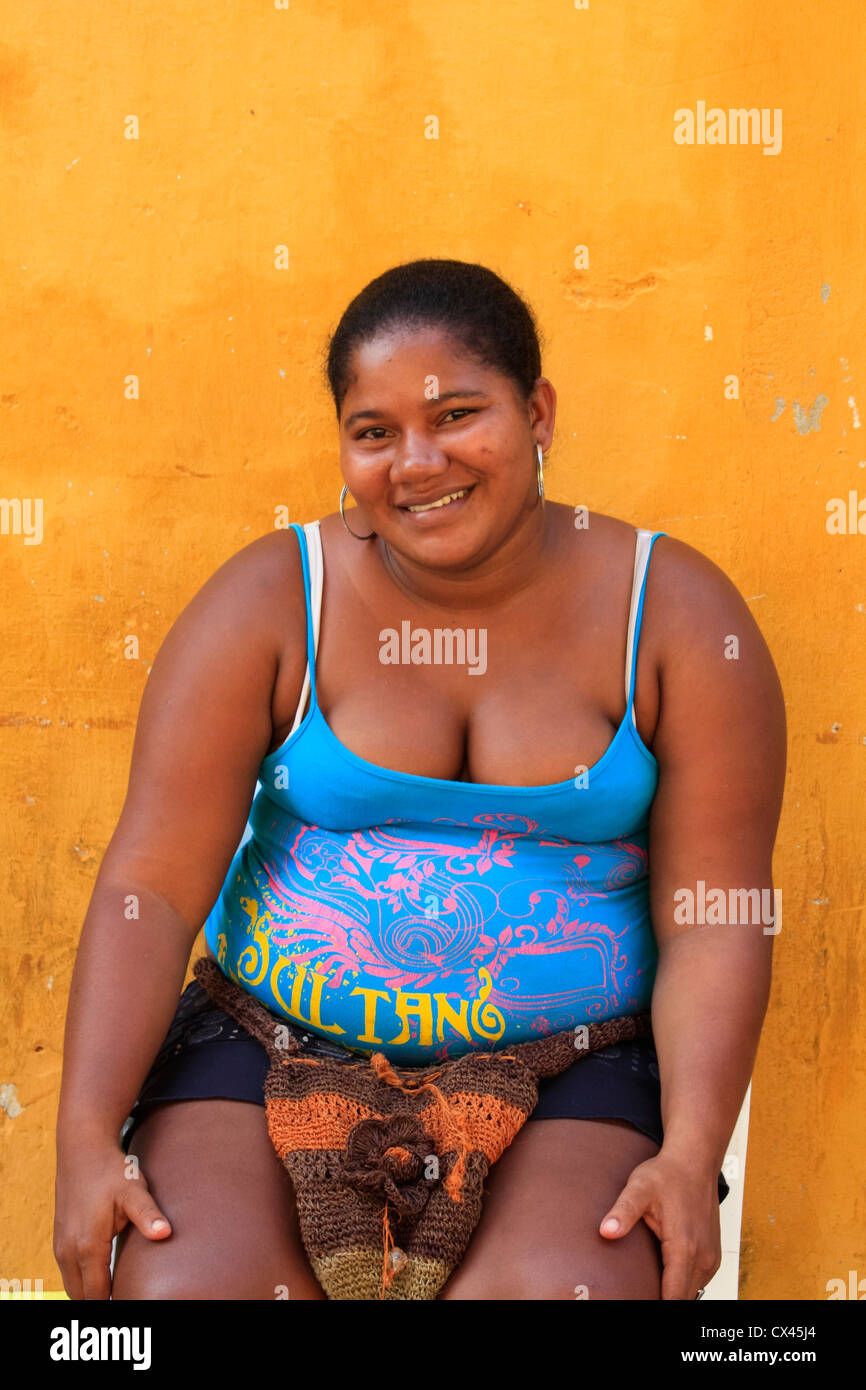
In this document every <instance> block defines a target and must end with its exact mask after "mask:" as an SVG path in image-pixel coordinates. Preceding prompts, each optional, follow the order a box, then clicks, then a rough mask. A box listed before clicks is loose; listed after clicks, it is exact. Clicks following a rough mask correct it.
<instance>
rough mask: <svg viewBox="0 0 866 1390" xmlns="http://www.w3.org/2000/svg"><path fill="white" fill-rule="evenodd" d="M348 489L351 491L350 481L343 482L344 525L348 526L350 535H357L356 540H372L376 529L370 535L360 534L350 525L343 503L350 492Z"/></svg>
mask: <svg viewBox="0 0 866 1390" xmlns="http://www.w3.org/2000/svg"><path fill="white" fill-rule="evenodd" d="M348 491H349V484H348V483H344V484H343V491H342V492H341V493H340V516H341V517H342V518H343V525H344V526H345V528H346V530H347V531H348V533H349V535H350V536H354V537H355V540H356V541H370V540H372V539H373V537H374V536H375V534H376V532H375V531H371V532H370V534H369V536H359V535H358V532H357V531H353V530H352V528H351V526H350V525H349V523H348V521H347V520H346V513H345V512H344V511H343V503H344V502H345V500H346V494H347V493H348Z"/></svg>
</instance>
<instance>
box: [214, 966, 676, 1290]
mask: <svg viewBox="0 0 866 1390" xmlns="http://www.w3.org/2000/svg"><path fill="white" fill-rule="evenodd" d="M193 973H194V975H195V977H196V979H197V980H199V982H200V983H201V985H202V986H203V987H204V988H205V989H206V990H207V992H208V994H209V995H210V997H211V998H212V999H213V1001H214V1003H215V1004H216V1005H217V1007H218V1008H220V1009H222V1010H223V1011H224V1012H225V1013H227V1014H229V1015H230V1016H231V1017H232V1018H234V1019H235V1020H236V1021H237V1022H238V1023H240V1025H241V1026H242V1027H243V1028H245V1029H246V1030H247V1031H248V1032H249V1033H251V1034H252V1036H253V1037H255V1038H256V1039H257V1040H258V1041H259V1042H260V1043H261V1044H262V1046H263V1047H264V1048H265V1049H266V1051H267V1053H268V1057H269V1058H270V1062H271V1066H270V1069H269V1071H268V1074H267V1077H266V1079H265V1109H266V1114H267V1121H268V1131H269V1133H270V1136H271V1140H272V1141H273V1144H274V1147H275V1149H276V1151H277V1154H278V1155H279V1157H280V1159H281V1161H282V1163H283V1164H284V1166H285V1168H286V1170H287V1172H288V1174H289V1176H290V1178H291V1180H292V1185H293V1187H294V1191H295V1197H296V1201H297V1209H298V1218H299V1223H300V1229H301V1237H302V1240H303V1242H304V1247H305V1249H306V1252H307V1255H308V1258H309V1260H310V1264H311V1266H312V1269H313V1271H314V1273H315V1275H316V1278H317V1279H318V1281H319V1283H320V1284H321V1286H322V1288H323V1289H324V1291H325V1293H326V1294H327V1295H328V1297H329V1298H335V1299H367V1300H369V1299H403V1300H413V1299H435V1298H436V1297H437V1295H438V1294H439V1291H440V1290H441V1289H442V1287H443V1286H444V1284H445V1282H446V1281H447V1279H448V1278H449V1276H450V1275H451V1273H452V1271H453V1270H454V1269H455V1268H456V1266H457V1264H458V1263H459V1261H460V1259H461V1258H462V1256H463V1254H464V1252H465V1250H466V1247H467V1245H468V1244H469V1239H470V1237H471V1235H472V1232H473V1230H474V1229H475V1226H476V1225H477V1223H478V1219H479V1217H480V1215H481V1203H482V1197H483V1190H484V1179H485V1178H486V1176H487V1173H488V1171H489V1169H490V1166H491V1165H492V1164H493V1163H495V1162H496V1160H497V1159H498V1158H499V1157H500V1155H501V1154H502V1153H503V1152H504V1150H505V1149H506V1148H507V1147H508V1145H509V1144H510V1143H511V1141H512V1140H513V1138H514V1136H515V1135H516V1134H517V1133H518V1131H519V1130H520V1128H521V1126H522V1125H523V1123H524V1121H525V1120H526V1118H527V1116H528V1115H529V1114H530V1113H531V1112H532V1110H533V1109H534V1107H535V1104H536V1101H537V1099H538V1080H539V1078H541V1077H546V1076H555V1075H556V1074H557V1073H559V1072H562V1071H565V1069H566V1068H567V1067H569V1066H571V1064H572V1063H573V1062H576V1061H579V1060H580V1058H581V1057H585V1056H586V1054H587V1053H588V1052H594V1051H597V1050H598V1049H600V1048H604V1047H610V1046H611V1045H612V1044H614V1043H618V1042H624V1041H627V1040H629V1039H631V1038H635V1037H645V1036H648V1035H649V1034H650V1033H651V1031H652V1030H651V1023H650V1014H649V1013H643V1014H635V1015H632V1016H622V1017H619V1018H611V1019H607V1020H606V1021H605V1022H604V1023H591V1024H589V1025H588V1027H587V1028H586V1030H582V1034H583V1035H582V1036H581V1035H580V1034H576V1033H575V1031H574V1030H571V1029H570V1030H568V1031H566V1032H561V1033H554V1034H552V1035H551V1036H550V1037H546V1038H539V1039H537V1040H534V1041H531V1042H525V1043H519V1044H517V1045H516V1046H512V1047H507V1048H503V1049H501V1050H498V1051H489V1052H469V1053H467V1054H465V1055H464V1056H462V1057H456V1058H454V1059H453V1060H452V1061H448V1062H445V1063H442V1064H441V1065H436V1066H430V1067H403V1066H401V1067H395V1066H392V1064H391V1063H390V1062H389V1061H388V1059H387V1057H385V1055H384V1054H383V1053H381V1052H376V1053H374V1054H373V1056H372V1057H371V1058H370V1059H369V1061H368V1060H366V1059H364V1058H359V1059H358V1060H357V1061H353V1060H349V1061H342V1060H332V1059H331V1058H328V1057H320V1056H319V1057H317V1056H303V1055H302V1051H301V1048H300V1045H299V1043H298V1041H297V1038H296V1037H295V1036H294V1030H293V1029H291V1028H287V1027H286V1020H283V1019H280V1018H278V1017H277V1015H276V1014H273V1013H272V1012H271V1011H270V1010H269V1009H267V1008H266V1007H265V1006H264V1004H262V1003H260V1002H259V1001H258V1000H257V999H254V998H253V996H252V995H250V994H248V993H247V992H246V991H245V990H244V989H242V988H241V987H240V986H239V985H237V984H235V983H234V981H232V980H230V979H229V978H228V977H227V976H226V975H224V974H223V972H222V971H221V970H220V969H219V967H218V966H217V965H215V964H214V962H213V961H211V960H209V959H208V958H207V957H204V958H202V959H201V960H199V961H198V962H197V964H196V966H195V969H194V972H193Z"/></svg>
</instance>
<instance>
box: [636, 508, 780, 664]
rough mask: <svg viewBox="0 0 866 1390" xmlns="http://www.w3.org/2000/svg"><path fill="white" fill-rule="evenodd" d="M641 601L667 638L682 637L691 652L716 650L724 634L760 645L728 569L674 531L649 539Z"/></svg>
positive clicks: (761, 641) (746, 602)
mask: <svg viewBox="0 0 866 1390" xmlns="http://www.w3.org/2000/svg"><path fill="white" fill-rule="evenodd" d="M646 603H647V607H649V606H650V605H652V606H653V607H654V608H655V610H656V612H657V613H663V614H664V628H665V629H666V630H667V632H668V633H669V634H670V636H671V638H672V639H674V640H675V641H676V642H678V643H679V644H680V645H682V644H683V643H684V642H688V643H689V644H690V645H691V647H692V650H693V651H694V652H695V653H698V652H700V651H701V649H703V648H705V647H711V648H712V649H713V650H716V649H717V644H718V643H719V641H722V640H725V639H726V638H727V637H728V636H731V637H737V636H739V637H741V638H744V637H748V638H749V639H751V641H752V642H753V643H759V644H760V645H761V646H762V647H763V648H764V649H765V650H766V643H765V640H764V638H763V636H762V634H761V632H760V629H759V627H758V624H757V621H756V619H755V617H754V615H753V613H752V610H751V608H750V606H749V603H750V601H749V599H747V598H746V597H744V595H743V594H742V593H741V592H740V590H739V589H738V587H737V585H736V584H735V583H734V581H733V579H732V578H731V577H730V575H728V574H727V573H726V572H725V570H724V569H723V568H722V567H721V565H719V564H717V563H716V562H715V561H714V560H711V559H710V557H709V556H708V555H705V554H704V553H703V552H702V551H700V550H697V549H696V548H695V547H694V546H692V545H689V544H687V542H686V541H681V540H678V539H677V538H676V537H675V536H671V535H668V534H664V535H659V536H657V537H656V539H655V541H654V543H653V548H652V555H651V559H650V565H649V569H648V573H647V597H646ZM768 655H769V653H768Z"/></svg>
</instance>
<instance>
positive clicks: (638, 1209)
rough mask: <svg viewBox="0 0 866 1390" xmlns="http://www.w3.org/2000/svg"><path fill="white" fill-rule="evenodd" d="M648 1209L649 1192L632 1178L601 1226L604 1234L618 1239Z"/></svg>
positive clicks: (626, 1232) (600, 1229)
mask: <svg viewBox="0 0 866 1390" xmlns="http://www.w3.org/2000/svg"><path fill="white" fill-rule="evenodd" d="M646 1209H647V1194H646V1192H645V1191H643V1192H642V1190H641V1185H640V1184H638V1183H637V1182H635V1181H633V1180H632V1179H631V1178H630V1179H629V1181H628V1182H627V1183H626V1185H625V1187H624V1188H623V1190H622V1192H621V1193H620V1194H619V1196H618V1197H617V1199H616V1201H615V1202H614V1204H613V1206H612V1207H611V1209H610V1211H609V1212H608V1213H607V1215H606V1216H605V1217H604V1219H603V1220H602V1222H601V1225H600V1226H599V1228H598V1229H599V1231H600V1232H601V1234H602V1235H603V1236H607V1237H608V1238H610V1239H613V1240H618V1239H619V1237H620V1236H624V1235H627V1234H628V1232H629V1231H630V1230H631V1228H632V1227H633V1226H634V1225H635V1224H636V1222H638V1221H639V1220H640V1218H641V1217H642V1216H643V1214H644V1212H645V1211H646Z"/></svg>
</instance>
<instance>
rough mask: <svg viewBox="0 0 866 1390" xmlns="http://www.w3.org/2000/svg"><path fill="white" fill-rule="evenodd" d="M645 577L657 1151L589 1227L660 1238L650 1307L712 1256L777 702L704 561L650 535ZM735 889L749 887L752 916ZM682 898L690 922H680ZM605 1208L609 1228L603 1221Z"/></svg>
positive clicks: (748, 1033)
mask: <svg viewBox="0 0 866 1390" xmlns="http://www.w3.org/2000/svg"><path fill="white" fill-rule="evenodd" d="M656 552H658V553H656ZM649 574H650V577H649V579H648V581H647V606H648V607H649V606H650V605H652V609H653V611H656V612H663V613H664V615H665V627H666V633H667V636H666V638H665V649H664V652H663V657H662V660H661V669H660V694H661V701H660V714H659V721H658V725H657V728H656V732H655V737H654V739H653V752H654V754H655V757H656V759H657V761H658V764H659V783H658V788H657V791H656V795H655V798H654V800H653V805H652V809H651V812H650V834H649V860H650V897H651V911H652V920H653V928H654V931H655V935H656V939H657V942H658V947H659V962H658V968H657V972H656V978H655V984H654V989H653V997H652V1025H653V1034H654V1039H655V1046H656V1052H657V1055H658V1064H659V1075H660V1080H661V1111H662V1124H663V1128H664V1142H663V1144H662V1146H661V1149H660V1151H659V1154H658V1155H657V1156H656V1157H655V1158H653V1159H651V1160H649V1161H647V1162H646V1163H644V1164H642V1165H639V1166H638V1167H637V1168H636V1169H635V1170H634V1172H633V1173H632V1175H631V1177H630V1179H629V1182H628V1184H627V1186H626V1188H624V1189H623V1192H622V1194H621V1195H620V1197H619V1199H618V1201H617V1202H616V1203H615V1204H614V1207H612V1208H611V1211H610V1213H609V1214H608V1216H607V1217H605V1219H604V1221H603V1222H602V1224H601V1227H600V1230H601V1234H602V1235H613V1236H618V1235H623V1234H625V1233H626V1232H627V1231H628V1230H629V1229H630V1228H631V1226H632V1225H633V1224H634V1221H636V1220H637V1219H639V1218H640V1217H641V1216H643V1219H644V1220H645V1221H646V1223H647V1225H649V1227H650V1229H651V1230H653V1231H654V1233H655V1234H656V1235H657V1236H658V1238H659V1240H660V1242H661V1253H662V1261H663V1267H664V1270H663V1276H662V1289H661V1293H662V1298H664V1299H685V1298H694V1297H695V1294H696V1291H697V1289H698V1287H700V1286H701V1285H703V1284H705V1283H706V1282H707V1281H708V1279H709V1278H710V1277H711V1276H712V1275H713V1274H714V1273H715V1271H716V1270H717V1269H718V1267H719V1263H720V1260H721V1249H720V1232H719V1208H718V1197H717V1192H716V1181H717V1174H718V1171H719V1167H720V1166H721V1164H722V1162H723V1159H724V1155H725V1150H726V1148H727V1144H728V1141H729V1139H730V1137H731V1134H732V1132H733V1129H734V1125H735V1124H736V1120H737V1115H738V1113H739V1110H740V1107H741V1105H742V1102H743V1098H744V1096H745V1093H746V1089H747V1087H748V1084H749V1079H750V1077H751V1074H752V1067H753V1065H754V1061H755V1055H756V1052H757V1048H758V1041H759V1038H760V1033H761V1028H762V1025H763V1020H764V1015H765V1012H766V1008H767V1001H768V997H769V991H770V980H771V970H772V949H773V941H774V939H775V935H774V932H775V925H774V923H773V921H772V920H771V919H770V920H767V919H768V918H771V912H772V906H773V880H772V855H773V844H774V840H775V835H776V829H777V825H778V820H779V812H780V809H781V802H782V792H783V787H784V780H785V743H786V731H785V709H784V700H783V697H782V691H781V686H780V683H779V678H778V675H777V674H776V669H775V666H774V665H773V661H772V658H771V656H770V653H769V651H768V649H767V646H766V643H765V641H764V639H763V637H762V636H761V633H760V631H759V629H758V627H757V624H756V623H755V621H754V619H753V618H752V616H751V613H750V612H749V610H748V607H747V605H746V603H745V601H744V600H743V598H742V597H741V596H740V594H739V593H738V592H737V590H736V588H735V586H734V585H733V584H732V583H731V581H730V580H729V579H728V578H727V576H726V575H724V574H723V572H722V571H721V570H720V569H718V567H717V566H716V565H714V564H713V563H712V562H711V561H710V560H708V559H707V558H706V557H705V556H702V555H700V554H699V553H698V552H697V551H695V550H693V549H692V548H691V547H690V546H687V545H684V544H683V543H682V542H680V541H675V540H672V539H670V538H662V539H661V540H659V541H657V542H656V546H655V549H654V552H653V561H652V565H651V567H650V572H649ZM734 639H736V641H735V640H734ZM735 652H736V653H737V654H736V656H735V655H734V654H735ZM701 884H703V891H704V896H705V899H706V897H707V896H709V895H710V894H711V890H721V893H720V894H719V898H720V899H723V900H724V903H725V908H726V911H725V915H724V917H722V916H721V915H720V916H719V918H718V919H717V922H715V923H714V922H713V920H712V910H711V909H710V908H708V909H707V910H706V911H705V912H704V913H703V916H704V918H705V920H704V921H703V922H702V921H700V920H699V919H700V916H701V908H700V901H701V899H700V895H701ZM742 890H745V891H748V890H756V891H753V893H752V903H751V905H752V906H753V907H757V909H758V911H757V913H756V914H755V916H756V920H755V919H754V918H753V915H752V912H751V911H746V910H745V903H746V901H747V900H746V899H745V898H744V897H743V896H740V894H741V893H742ZM762 890H763V900H762V896H761V894H762ZM732 894H733V895H734V896H732ZM689 895H691V900H692V903H693V906H694V917H695V918H696V919H698V920H694V921H693V922H691V923H690V922H689V921H687V920H684V919H685V917H686V916H687V906H688V902H689ZM755 899H757V902H755ZM713 901H714V899H713V898H712V897H711V898H710V903H712V902H713ZM731 907H733V909H734V910H733V913H732V912H731ZM761 908H764V909H765V912H764V913H763V914H762V912H761ZM732 916H733V917H734V918H735V919H737V920H735V921H732V920H731V918H732ZM610 1215H613V1216H615V1217H616V1218H617V1219H618V1220H619V1222H620V1226H619V1230H613V1231H611V1230H610V1229H607V1228H606V1223H607V1221H608V1219H609V1217H610Z"/></svg>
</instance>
